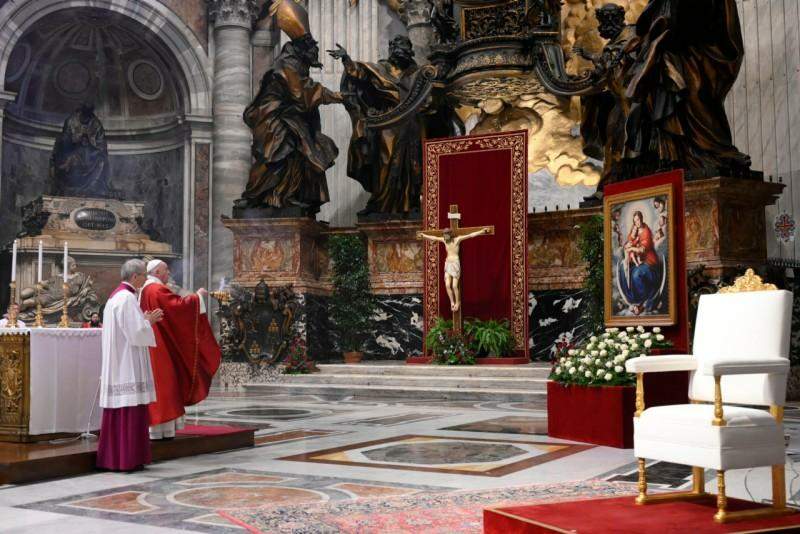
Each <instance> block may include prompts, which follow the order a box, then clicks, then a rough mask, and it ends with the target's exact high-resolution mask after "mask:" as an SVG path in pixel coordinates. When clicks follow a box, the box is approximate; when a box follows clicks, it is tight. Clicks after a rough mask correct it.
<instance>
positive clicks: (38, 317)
mask: <svg viewBox="0 0 800 534" xmlns="http://www.w3.org/2000/svg"><path fill="white" fill-rule="evenodd" d="M41 294H42V283H41V282H39V283H38V284H36V320H35V321H34V322H33V326H35V327H36V328H44V317H42V299H41Z"/></svg>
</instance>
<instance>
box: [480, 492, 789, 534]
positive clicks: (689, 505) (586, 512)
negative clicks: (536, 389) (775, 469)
mask: <svg viewBox="0 0 800 534" xmlns="http://www.w3.org/2000/svg"><path fill="white" fill-rule="evenodd" d="M633 499H634V496H627V497H613V498H610V499H608V498H607V499H591V500H578V501H567V502H560V503H554V504H537V505H528V506H507V507H501V508H487V509H484V511H483V527H484V533H485V534H522V533H525V534H529V533H530V534H532V533H543V532H578V533H580V534H601V533H602V534H612V533H613V534H636V533H648V534H653V533H656V532H657V533H659V534H683V533H686V532H691V533H692V534H706V533H708V534H712V533H718V532H742V533H743V532H754V531H755V532H773V531H776V532H800V514H797V513H796V514H792V515H788V516H783V517H776V518H772V519H760V520H749V521H737V522H735V523H728V524H725V525H720V524H717V523H715V522H714V514H715V513H716V497H715V496H713V495H711V496H709V497H708V499H705V500H699V501H695V502H673V503H661V504H652V505H647V506H636V505H635V504H634V503H633ZM756 507H758V505H757V504H754V503H751V502H747V501H741V500H738V499H728V509H729V510H730V511H734V510H744V509H748V508H756Z"/></svg>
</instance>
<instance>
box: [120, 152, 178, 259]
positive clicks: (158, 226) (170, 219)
mask: <svg viewBox="0 0 800 534" xmlns="http://www.w3.org/2000/svg"><path fill="white" fill-rule="evenodd" d="M109 169H110V172H109V176H110V177H111V186H112V187H114V188H115V189H118V190H120V191H123V192H124V196H125V200H138V201H143V202H145V208H144V225H143V226H144V227H145V228H146V229H148V228H149V229H150V231H151V232H152V235H151V239H154V240H156V241H163V242H165V243H169V244H170V245H172V249H173V251H174V252H177V253H181V252H183V149H182V148H179V149H175V150H171V151H168V152H156V153H153V154H140V155H111V156H110V157H109Z"/></svg>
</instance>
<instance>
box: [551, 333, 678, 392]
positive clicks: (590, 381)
mask: <svg viewBox="0 0 800 534" xmlns="http://www.w3.org/2000/svg"><path fill="white" fill-rule="evenodd" d="M669 346H671V343H669V341H667V340H666V338H665V337H664V335H663V334H662V333H661V329H660V328H653V329H652V330H651V331H649V332H648V331H646V330H645V329H644V327H642V326H637V327H633V326H629V327H627V328H625V329H624V330H623V329H620V328H607V329H605V331H603V332H599V333H596V334H595V335H593V336H591V337H590V338H589V339H588V340H584V341H583V343H582V344H579V345H577V346H573V347H564V348H563V349H562V350H561V351H560V352H559V353H558V354H557V355H556V357H555V358H554V360H553V371H552V373H551V374H550V379H551V380H554V381H556V382H558V383H560V384H564V385H570V384H574V385H581V386H627V385H631V384H634V383H635V382H636V377H635V375H632V374H629V373H628V372H627V371H626V370H625V362H626V361H627V360H630V359H632V358H638V357H639V356H647V355H648V354H650V353H651V352H652V350H653V349H660V348H666V347H669Z"/></svg>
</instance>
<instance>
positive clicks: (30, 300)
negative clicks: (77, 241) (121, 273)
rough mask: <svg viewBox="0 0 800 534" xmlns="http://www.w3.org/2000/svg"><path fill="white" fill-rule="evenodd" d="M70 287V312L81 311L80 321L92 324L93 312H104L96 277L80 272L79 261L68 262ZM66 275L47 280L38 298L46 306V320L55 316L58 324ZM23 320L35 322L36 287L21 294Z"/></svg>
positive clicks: (43, 307)
mask: <svg viewBox="0 0 800 534" xmlns="http://www.w3.org/2000/svg"><path fill="white" fill-rule="evenodd" d="M67 269H68V271H67V284H68V285H69V298H68V299H67V307H68V308H69V309H70V311H71V312H72V311H77V312H78V320H80V321H81V322H83V321H88V320H89V319H90V318H91V316H92V313H97V312H99V311H100V304H99V303H98V301H97V292H96V291H95V289H94V281H93V280H92V277H91V276H89V275H87V274H86V273H81V272H78V270H77V264H76V263H75V259H74V258H72V256H70V257H69V258H68V259H67ZM63 276H64V275H63V274H62V273H58V274H56V275H55V276H52V277H51V278H49V279H47V280H42V291H41V293H40V294H39V296H38V300H39V302H41V304H42V315H43V316H44V317H45V319H48V318H50V317H52V318H53V319H54V321H55V322H57V319H58V318H59V317H60V316H61V312H62V307H63V305H64V289H63V287H62V284H63ZM20 301H21V303H20V306H19V318H20V319H21V320H23V321H26V322H28V321H33V319H34V318H35V315H36V301H37V296H36V288H33V287H26V288H24V289H23V290H22V291H20Z"/></svg>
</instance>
